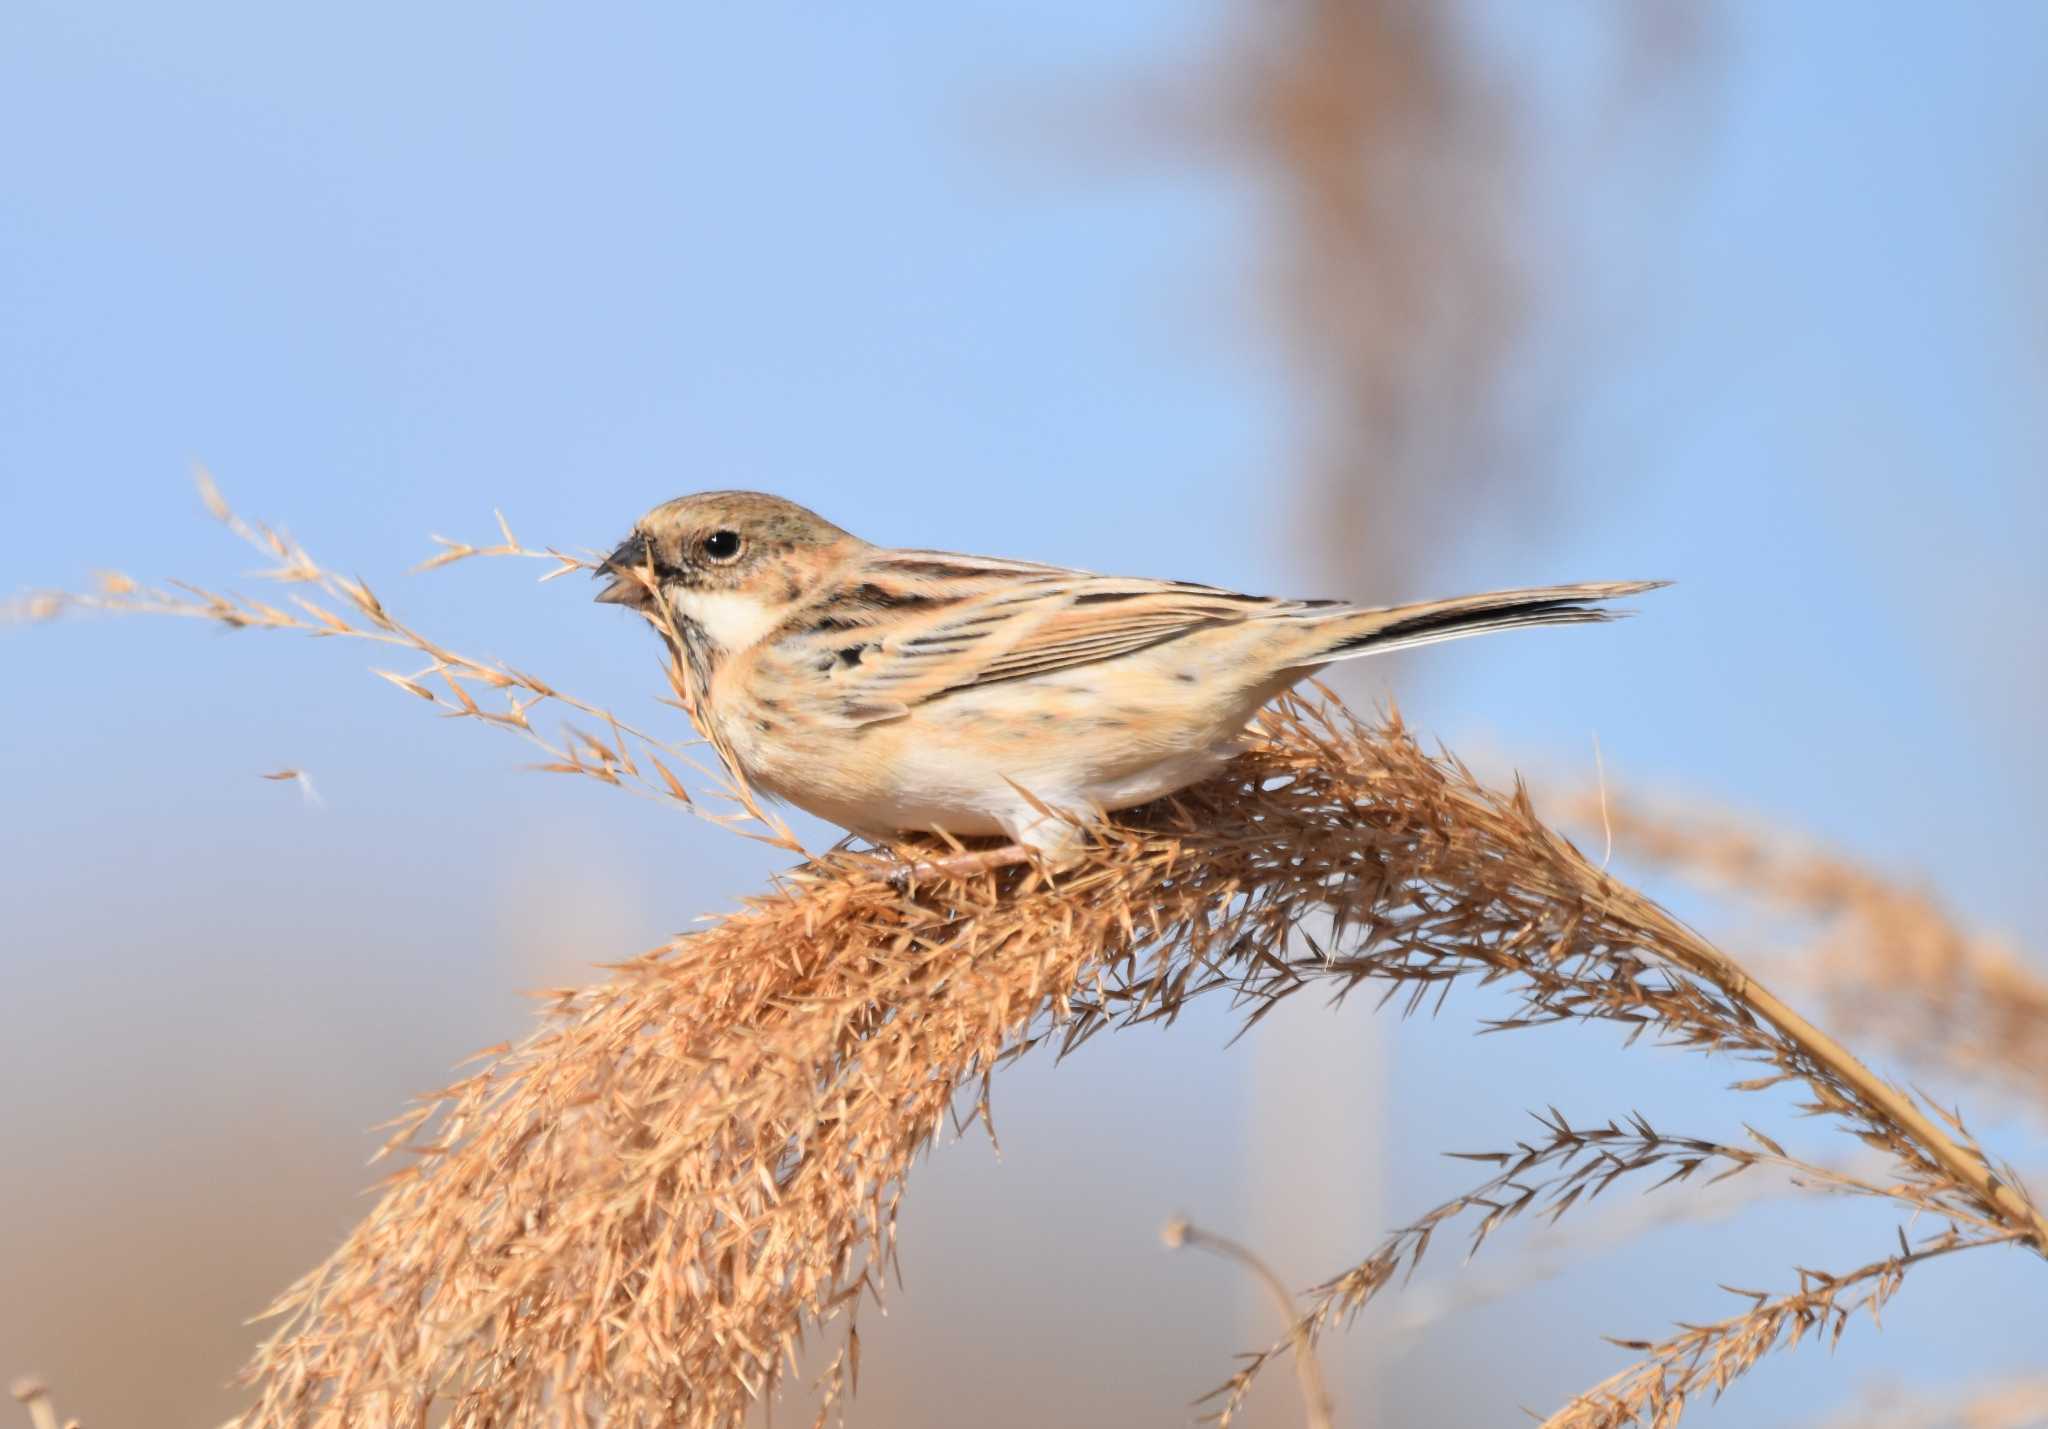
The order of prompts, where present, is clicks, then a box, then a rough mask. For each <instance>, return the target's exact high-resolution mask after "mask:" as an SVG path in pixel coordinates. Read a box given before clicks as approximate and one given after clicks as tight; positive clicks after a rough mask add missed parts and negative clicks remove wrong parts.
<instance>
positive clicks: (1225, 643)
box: [597, 491, 1664, 867]
mask: <svg viewBox="0 0 2048 1429" xmlns="http://www.w3.org/2000/svg"><path fill="white" fill-rule="evenodd" d="M601 573H603V574H609V575H610V576H611V577H612V579H611V583H610V584H609V585H607V586H606V587H605V588H604V590H603V592H602V593H600V594H599V595H598V597H597V598H598V599H599V600H600V601H606V602H610V603H612V604H616V605H626V606H632V607H634V608H636V609H638V610H640V611H641V612H642V613H643V614H646V615H648V616H649V617H650V619H654V620H655V623H656V624H657V626H664V625H668V626H670V627H671V628H672V629H673V631H674V633H675V636H676V638H677V640H678V642H679V643H680V646H681V649H680V650H679V652H678V653H679V654H680V655H681V657H682V658H683V659H684V660H685V661H686V662H687V664H688V666H689V669H690V672H691V677H692V680H693V681H694V683H695V685H696V688H697V690H698V691H699V692H700V694H699V699H700V705H701V712H702V714H703V715H704V717H705V718H706V719H707V720H708V721H709V723H710V725H711V727H712V729H711V732H712V735H713V740H714V742H715V743H716V744H717V745H718V746H719V747H720V752H721V754H722V755H723V756H724V757H725V758H726V759H728V760H729V761H731V762H733V763H735V764H737V765H738V766H739V768H740V770H741V772H743V773H744V774H745V776H746V778H747V780H748V782H749V783H751V784H752V785H754V786H755V787H757V788H759V789H761V790H763V791H765V792H767V793H769V794H772V795H774V796H776V797H778V798H781V799H784V800H787V801H788V802H789V803H792V804H795V805H796V806H797V807H799V808H802V809H807V810H809V811H810V812H811V813H814V814H817V815H818V816H820V817H821V818H825V819H829V820H831V821H832V822H833V823H836V824H839V825H841V826H842V827H844V828H847V829H850V830H853V831H854V832H856V833H860V834H864V835H868V836H870V837H882V836H887V835H889V834H893V833H899V832H908V831H930V830H942V831H944V832H946V833H950V834H964V835H982V834H1002V835H1006V836H1008V838H1009V839H1011V840H1012V841H1013V842H1012V845H1011V846H1010V847H1007V848H1003V849H997V850H993V851H991V852H989V853H985V854H979V855H976V856H975V865H974V866H977V867H989V866H994V865H997V864H1000V863H1004V862H1014V861H1016V860H1018V859H1019V858H1022V857H1024V856H1025V852H1026V850H1029V851H1032V852H1036V853H1038V854H1040V855H1043V856H1047V857H1051V858H1058V857H1060V856H1063V855H1067V854H1069V853H1071V851H1072V848H1073V845H1074V844H1075V842H1076V840H1077V838H1078V829H1077V824H1076V822H1075V821H1074V819H1072V818H1068V817H1061V816H1060V813H1061V812H1062V811H1064V812H1066V813H1068V814H1072V815H1078V816H1081V817H1084V818H1085V817H1088V816H1093V815H1098V814H1102V813H1107V812H1109V811H1111V810H1115V809H1124V808H1129V807H1130V806H1132V805H1134V804H1142V803H1144V802H1146V801H1147V800H1150V799H1157V798H1159V797H1161V796H1162V795H1166V794H1171V793H1173V792H1174V791H1175V790H1177V789H1182V788H1185V787H1186V786H1187V785H1189V784H1192V783H1194V782H1196V781H1197V780H1199V779H1202V778H1204V777H1205V776H1207V775H1209V774H1211V773H1213V772H1214V771H1215V770H1216V769H1218V768H1219V767H1220V766H1221V765H1222V764H1223V763H1224V762H1225V761H1226V760H1228V759H1229V758H1230V757H1231V756H1232V755H1233V754H1234V753H1236V752H1237V751H1238V750H1239V748H1241V745H1242V740H1243V737H1244V734H1245V729H1246V725H1247V723H1248V722H1249V720H1250V719H1251V717H1252V716H1253V715H1254V714H1255V713H1257V711H1258V709H1259V707H1260V706H1261V705H1264V704H1265V703H1266V702H1267V701H1268V700H1270V699H1272V698H1273V697H1274V696H1275V695H1277V694H1279V693H1280V692H1281V691H1282V690H1285V689H1286V688H1288V686H1290V685H1292V684H1294V683H1295V682H1296V681H1298V680H1301V679H1303V678H1305V677H1306V676H1308V675H1310V674H1312V673H1313V672H1315V671H1316V670H1318V669H1320V668H1322V667H1323V666H1324V665H1327V664H1329V663H1331V662H1332V661H1335V660H1349V659H1354V658H1356V657H1358V656H1361V655H1374V654H1378V653H1379V652H1381V651H1384V650H1400V649H1406V648H1408V647H1410V646H1415V645H1426V644H1430V643H1432V642H1434V641H1438V640H1451V639H1456V638H1458V637H1461V636H1465V635H1477V634H1481V633H1482V632H1485V631H1489V630H1508V629H1512V628H1515V627H1517V626H1525V625H1573V624H1579V623H1582V622H1586V621H1597V620H1607V619H1610V618H1611V615H1612V613H1611V612H1608V611H1604V610H1601V609H1598V608H1596V606H1595V605H1593V604H1592V603H1593V602H1598V601H1605V600H1611V599H1614V598H1615V597H1617V596H1627V595H1634V594H1637V593H1638V592H1641V591H1646V590H1651V589H1654V588H1655V587H1657V586H1659V585H1662V584H1664V583H1663V582H1661V581H1622V582H1608V583H1602V584H1590V585H1565V586H1545V587H1539V588H1536V589H1530V590H1508V591H1497V592H1494V593H1492V594H1490V595H1471V596H1461V597H1458V598H1456V599H1453V600H1439V601H1431V602H1428V603H1425V604H1421V605H1403V606H1391V607H1384V608H1374V609H1368V608H1363V607H1360V606H1356V605H1351V604H1347V603H1345V602H1343V601H1332V600H1274V599H1270V598H1268V597H1265V596H1254V595H1238V594H1236V593H1234V592H1232V591H1227V590H1218V589H1216V588H1215V587H1212V586H1205V585H1193V584H1189V583H1188V582H1185V581H1159V580H1144V579H1132V578H1127V577H1119V576H1098V575H1092V574H1090V573H1088V572H1086V571H1074V570H1063V569H1061V568H1060V567H1057V566H1041V565H1033V564H1031V563H1029V562H1026V561H1010V560H1001V559H996V558H993V557H988V556H963V555H955V554H953V553H951V552H949V551H917V550H889V549H886V548H884V547H880V546H874V545H870V544H869V543H868V542H866V541H863V540H861V539H860V538H859V537H858V536H855V535H852V534H850V533H848V532H846V531H842V530H841V529H840V528H839V527H837V526H835V525H833V524H832V523H831V522H829V521H827V520H825V519H824V518H823V517H821V516H818V515H816V514H814V513H812V512H810V511H807V510H805V509H804V508H803V507H801V506H798V505H796V504H795V503H794V502H789V501H784V500H782V499H781V498H780V497H775V496H767V495H763V494H761V493H758V492H751V491H708V492H701V493H699V494H698V495H695V496H685V497H680V498H678V499H677V500H674V501H670V502H667V503H665V504H663V505H661V506H657V507H655V508H654V510H652V511H650V512H649V513H648V514H647V515H646V516H644V517H642V518H641V519H640V521H639V523H638V524H637V525H636V526H635V527H634V529H633V534H632V536H631V537H629V538H628V539H627V540H626V541H625V542H624V544H622V545H621V546H620V547H619V548H618V549H617V550H616V551H614V552H613V553H612V555H611V556H610V558H609V559H608V560H606V561H605V563H604V565H603V567H602V568H601ZM656 601H659V602H660V610H658V609H657V607H656V605H655V602H656ZM662 610H665V612H666V615H667V617H668V619H667V621H666V622H664V621H663V620H661V619H660V612H661V611H662ZM1048 811H1052V812H1048Z"/></svg>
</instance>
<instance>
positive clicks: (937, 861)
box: [889, 843, 1032, 888]
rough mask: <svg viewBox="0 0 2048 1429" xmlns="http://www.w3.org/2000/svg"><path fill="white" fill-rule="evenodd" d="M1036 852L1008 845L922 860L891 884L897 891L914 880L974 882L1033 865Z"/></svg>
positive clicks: (896, 875) (898, 872)
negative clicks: (992, 873)
mask: <svg viewBox="0 0 2048 1429" xmlns="http://www.w3.org/2000/svg"><path fill="white" fill-rule="evenodd" d="M1031 858H1032V852H1031V850H1030V849H1028V848H1026V847H1024V845H1022V844H1015V843H1012V844H1004V845H1003V846H1002V847H1001V848H988V849H975V850H973V851H972V852H964V853H950V854H947V855H946V856H945V857H944V858H921V859H919V860H917V862H915V863H906V864H904V865H903V866H902V867H900V868H898V869H896V870H894V871H893V872H892V873H890V875H889V882H890V883H891V884H892V885H894V886H895V887H897V888H903V887H905V886H907V885H908V884H909V883H910V881H911V880H912V879H914V878H920V877H922V878H932V877H939V878H970V877H972V876H973V875H975V874H977V873H988V872H990V871H992V870H994V869H998V868H1011V867H1014V866H1015V865H1017V864H1020V863H1029V862H1031Z"/></svg>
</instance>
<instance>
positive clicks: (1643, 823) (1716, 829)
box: [1571, 795, 2048, 1116]
mask: <svg viewBox="0 0 2048 1429" xmlns="http://www.w3.org/2000/svg"><path fill="white" fill-rule="evenodd" d="M1571 812H1572V814H1573V816H1574V820H1575V822H1582V823H1584V824H1585V825H1586V826H1587V827H1593V828H1601V829H1603V830H1604V831H1606V832H1607V833H1609V834H1611V836H1612V838H1613V839H1614V844H1615V848H1616V849H1617V850H1618V851H1620V852H1622V853H1624V854H1625V855H1627V856H1628V857H1629V858H1630V859H1631V860H1633V861H1634V862H1635V863H1636V864H1637V865H1639V866H1642V865H1647V866H1650V867H1655V868H1668V869H1671V870H1674V871H1676V872H1677V873H1679V874H1681V875H1682V876H1684V877H1686V878H1687V879H1689V880H1691V881H1693V882H1696V883H1698V884H1700V885H1701V886H1703V887H1706V888H1709V889H1712V890H1713V891H1715V892H1716V893H1719V894H1722V895H1724V896H1727V897H1729V898H1732V899H1736V900H1739V901H1741V902H1743V903H1746V904H1749V905H1751V906H1753V907H1758V908H1761V909H1764V910H1766V911H1767V912H1769V913H1773V914H1776V915H1779V916H1780V917H1782V918H1783V919H1785V920H1786V921H1788V922H1789V923H1792V924H1794V925H1795V926H1796V927H1797V929H1798V934H1797V936H1798V937H1799V942H1798V943H1797V945H1796V947H1795V949H1794V951H1793V953H1792V955H1790V956H1787V957H1784V958H1774V959H1773V960H1772V968H1773V971H1774V972H1775V973H1777V974H1778V975H1779V976H1781V977H1782V978H1783V979H1784V981H1785V983H1786V985H1787V986H1788V987H1790V988H1792V989H1793V990H1794V991H1795V992H1797V993H1798V994H1800V995H1801V996H1802V997H1803V998H1805V999H1808V1000H1810V1001H1811V1002H1813V1003H1814V1004H1815V1005H1817V1006H1819V1007H1821V1008H1824V1009H1825V1010H1826V1013H1827V1016H1828V1018H1829V1020H1830V1021H1831V1022H1833V1023H1834V1024H1835V1025H1837V1026H1838V1027H1839V1028H1840V1029H1842V1030H1843V1031H1844V1032H1846V1033H1848V1034H1850V1035H1853V1036H1856V1037H1858V1038H1863V1039H1868V1040H1869V1041H1871V1042H1873V1043H1876V1044H1879V1045H1882V1046H1884V1047H1886V1048H1887V1049H1889V1050H1891V1051H1892V1052H1893V1054H1894V1055H1896V1056H1898V1057H1900V1058H1901V1059H1903V1060H1906V1061H1908V1062H1909V1063H1910V1064H1911V1065H1913V1066H1914V1067H1915V1068H1916V1069H1917V1070H1920V1071H1923V1072H1926V1073H1932V1074H1939V1075H1941V1076H1944V1077H1948V1078H1957V1079H1966V1080H1968V1081H1971V1082H1978V1083H1983V1084H1985V1085H1987V1086H1990V1087H1994V1088H1996V1089H1998V1090H2000V1091H2003V1092H2007V1093H2009V1094H2011V1095H2013V1096H2015V1097H2017V1098H2018V1099H2019V1100H2020V1102H2021V1103H2022V1104H2023V1105H2024V1106H2025V1107H2026V1108H2027V1109H2029V1110H2030V1111H2032V1112H2033V1113H2034V1114H2035V1115H2037V1116H2038V1115H2042V1114H2044V1113H2048V974H2044V973H2043V971H2042V970H2041V968H2040V965H2039V963H2038V961H2037V960H2034V959H2029V958H2027V957H2025V956H2023V955H2022V954H2021V952H2020V950H2019V949H2017V948H2015V947H2014V946H2013V945H2012V943H2010V942H2009V941H2007V940H2006V939H2004V938H2000V937H1997V936H1995V935H1991V934H1987V933H1984V932H1981V931H1978V930H1976V929H1973V928H1970V927H1967V926H1965V925H1964V924H1963V923H1962V922H1961V921H1960V920H1959V919H1958V918H1956V916H1955V915H1954V914H1953V913H1952V912H1950V911H1949V910H1948V909H1947V908H1945V907H1944V906H1943V905H1942V902H1941V900H1940V899H1938V898H1937V897H1935V895H1934V894H1933V893H1932V892H1931V891H1929V890H1928V889H1926V888H1924V887H1921V886H1919V885H1917V884H1916V883H1914V882H1913V881H1912V880H1910V879H1903V878H1899V877H1896V876H1893V875H1889V874H1886V873H1884V872H1883V871H1881V870H1878V869H1875V868H1872V867H1870V866H1868V865H1867V864H1866V863H1864V862H1862V861H1860V860H1858V859H1856V858H1854V857H1852V856H1851V855H1849V854H1846V853H1844V852H1841V851H1839V850H1836V849H1830V848H1826V847H1823V846H1821V845H1819V844H1817V843H1815V842H1814V841H1813V840H1811V839H1805V838H1800V837H1797V836H1795V835H1793V834H1790V833H1788V832H1786V831H1785V830H1782V829H1777V828H1773V827H1771V826H1770V825H1769V824H1767V823H1765V822H1764V821H1763V820H1760V819H1757V818H1753V817H1746V816H1743V815H1740V814H1736V813H1732V812H1729V811H1726V810H1719V809H1701V808H1697V807H1694V808H1675V807H1672V806H1669V805H1664V804H1658V803H1652V802H1648V801H1644V800H1641V799H1634V798H1627V797H1613V796H1611V795H1609V796H1604V797H1602V796H1594V795H1581V796H1579V797H1577V798H1575V799H1573V800H1572V802H1571Z"/></svg>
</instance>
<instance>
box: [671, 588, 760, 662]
mask: <svg viewBox="0 0 2048 1429" xmlns="http://www.w3.org/2000/svg"><path fill="white" fill-rule="evenodd" d="M674 601H675V608H676V613H677V614H678V615H682V616H684V617H686V618H688V619H690V620H693V621H695V622H696V623H697V625H698V627H699V628H701V629H702V630H703V632H704V633H705V634H706V635H708V636H710V637H711V639H712V640H713V641H715V642H716V643H717V644H719V645H721V646H723V647H724V648H725V649H727V650H744V649H746V648H747V647H748V646H749V645H752V644H753V643H754V642H755V641H756V640H759V639H760V638H761V637H762V636H763V635H766V634H767V633H768V632H769V631H771V630H773V629H774V628H775V626H776V624H777V623H778V622H779V621H780V620H781V618H782V615H783V611H782V610H781V609H779V608H777V607H774V606H771V605H769V604H768V603H767V602H765V601H763V600H761V599H759V598H758V597H756V596H752V595H748V594H747V593H746V592H744V591H737V590H710V591H700V590H684V591H679V592H678V593H677V594H676V595H675V597H674Z"/></svg>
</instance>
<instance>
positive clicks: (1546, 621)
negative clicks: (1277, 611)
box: [1312, 581, 1670, 664]
mask: <svg viewBox="0 0 2048 1429" xmlns="http://www.w3.org/2000/svg"><path fill="white" fill-rule="evenodd" d="M1669 584H1670V582H1669V581H1592V582H1588V583H1586V584H1584V585H1554V586H1537V587H1534V588H1532V589H1528V590H1497V591H1492V592H1489V593H1488V594H1486V595H1464V596H1458V597H1456V598H1454V599H1451V600H1432V601H1425V602H1423V603H1422V604H1419V605H1392V606H1385V607H1382V608H1380V609H1377V610H1342V611H1331V612H1330V613H1329V614H1328V615H1327V616H1322V617H1320V618H1318V619H1316V621H1315V626H1316V628H1317V631H1318V633H1322V634H1326V635H1327V637H1328V643H1327V644H1324V645H1322V646H1320V648H1319V650H1318V653H1316V654H1315V655H1314V656H1313V657H1312V658H1313V661H1314V662H1315V663H1317V664H1320V663H1323V662H1325V661H1330V660H1355V659H1357V658H1358V657H1360V656H1362V655H1380V654H1384V653H1386V652H1387V651H1390V650H1406V649H1408V648H1409V647H1411V646H1415V645H1433V644H1435V643H1436V642H1437V641H1439V640H1460V639H1463V638H1464V637H1465V636H1467V635H1484V634H1486V633H1487V632H1488V631H1492V630H1514V629H1517V628H1519V627H1521V626H1524V625H1584V624H1587V623H1590V622H1593V621H1600V620H1613V619H1615V618H1616V617H1618V616H1623V615H1627V614H1629V612H1628V611H1625V610H1605V609H1602V608H1601V606H1600V604H1599V603H1600V602H1602V601H1609V600H1616V599H1619V598H1621V597H1623V596H1631V595H1640V594H1641V593H1642V592H1644V591H1648V590H1656V589H1657V588H1658V587H1659V586H1665V585H1669Z"/></svg>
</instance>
